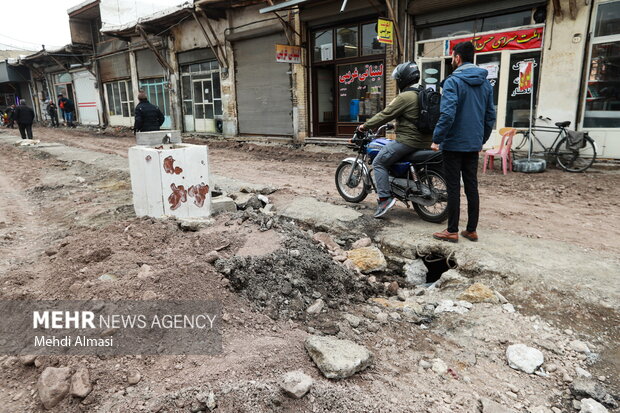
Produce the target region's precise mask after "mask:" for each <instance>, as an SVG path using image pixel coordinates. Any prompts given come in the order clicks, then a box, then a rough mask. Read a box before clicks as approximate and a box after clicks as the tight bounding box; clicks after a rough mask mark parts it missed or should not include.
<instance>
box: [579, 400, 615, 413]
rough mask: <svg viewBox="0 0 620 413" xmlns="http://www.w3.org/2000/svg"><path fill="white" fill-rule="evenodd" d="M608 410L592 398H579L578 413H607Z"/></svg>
mask: <svg viewBox="0 0 620 413" xmlns="http://www.w3.org/2000/svg"><path fill="white" fill-rule="evenodd" d="M608 412H609V410H607V409H606V408H605V406H603V405H602V404H600V403H599V402H597V401H596V400H592V399H583V400H581V410H579V413H608Z"/></svg>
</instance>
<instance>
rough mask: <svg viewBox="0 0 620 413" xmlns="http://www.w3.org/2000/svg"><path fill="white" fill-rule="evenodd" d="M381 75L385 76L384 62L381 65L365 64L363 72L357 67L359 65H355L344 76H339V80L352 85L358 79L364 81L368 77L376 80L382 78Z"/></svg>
mask: <svg viewBox="0 0 620 413" xmlns="http://www.w3.org/2000/svg"><path fill="white" fill-rule="evenodd" d="M381 76H383V64H380V65H379V66H373V65H365V67H364V69H362V71H361V72H360V71H359V70H358V69H357V66H355V68H354V69H353V71H351V70H349V71H348V72H347V73H345V74H343V75H342V76H338V82H339V83H342V84H345V85H350V84H351V83H353V82H354V81H356V80H357V81H359V82H364V81H366V79H368V78H370V80H372V81H373V82H374V81H376V80H380V78H381Z"/></svg>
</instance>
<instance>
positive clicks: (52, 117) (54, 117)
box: [50, 113, 59, 127]
mask: <svg viewBox="0 0 620 413" xmlns="http://www.w3.org/2000/svg"><path fill="white" fill-rule="evenodd" d="M50 120H51V121H52V127H54V126H59V123H58V114H57V113H54V114H53V115H50Z"/></svg>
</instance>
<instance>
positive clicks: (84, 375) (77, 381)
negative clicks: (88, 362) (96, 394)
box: [71, 367, 93, 398]
mask: <svg viewBox="0 0 620 413" xmlns="http://www.w3.org/2000/svg"><path fill="white" fill-rule="evenodd" d="M92 390H93V386H92V385H91V384H90V375H89V373H88V369H87V368H86V367H80V368H79V369H78V370H77V371H76V372H75V373H74V374H73V376H71V395H72V396H75V397H81V398H84V397H86V396H88V395H89V394H90V392H91V391H92Z"/></svg>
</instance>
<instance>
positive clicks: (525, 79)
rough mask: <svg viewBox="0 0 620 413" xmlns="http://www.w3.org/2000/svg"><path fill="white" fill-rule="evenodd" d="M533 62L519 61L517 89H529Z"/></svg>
mask: <svg viewBox="0 0 620 413" xmlns="http://www.w3.org/2000/svg"><path fill="white" fill-rule="evenodd" d="M533 69H534V62H521V63H520V64H519V91H520V92H524V91H529V90H530V89H531V88H532V75H533V73H532V71H533Z"/></svg>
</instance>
